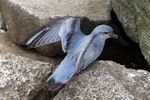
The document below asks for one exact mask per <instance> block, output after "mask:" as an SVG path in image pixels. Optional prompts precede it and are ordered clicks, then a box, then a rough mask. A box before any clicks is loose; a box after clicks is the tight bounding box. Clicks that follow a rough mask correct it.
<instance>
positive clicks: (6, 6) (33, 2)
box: [0, 0, 111, 56]
mask: <svg viewBox="0 0 150 100" xmlns="http://www.w3.org/2000/svg"><path fill="white" fill-rule="evenodd" d="M0 6H1V11H2V17H3V21H4V22H5V24H6V25H7V26H8V32H11V34H10V36H11V39H12V40H13V41H14V42H15V43H17V44H21V43H22V42H23V41H24V39H25V38H26V37H27V36H28V35H29V34H31V33H33V32H34V31H35V30H37V29H39V28H40V27H41V26H42V25H44V24H46V23H47V22H49V21H51V20H52V19H53V18H55V17H62V16H67V15H70V16H79V17H87V18H89V19H90V20H92V21H110V20H111V17H110V10H111V7H110V0H94V1H93V0H84V1H80V0H75V1H70V0H61V1H60V0H56V1H52V0H48V1H44V2H43V1H41V0H30V1H26V0H0ZM85 29H86V28H85ZM56 47H57V49H58V50H57V49H56ZM58 47H59V48H58ZM41 48H42V49H41ZM41 48H38V51H39V52H41V53H44V54H46V55H50V56H54V55H57V54H61V53H62V52H60V51H61V48H60V45H57V44H56V45H47V46H44V47H41ZM43 50H49V51H43ZM45 52H46V53H45Z"/></svg>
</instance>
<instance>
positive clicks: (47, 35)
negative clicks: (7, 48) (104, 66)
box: [24, 17, 117, 91]
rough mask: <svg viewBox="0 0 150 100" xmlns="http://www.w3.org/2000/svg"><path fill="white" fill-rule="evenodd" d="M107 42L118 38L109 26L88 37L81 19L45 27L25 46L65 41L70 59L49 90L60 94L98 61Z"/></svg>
mask: <svg viewBox="0 0 150 100" xmlns="http://www.w3.org/2000/svg"><path fill="white" fill-rule="evenodd" d="M107 38H117V35H116V34H114V33H113V29H112V28H111V27H110V26H108V25H99V26H97V27H96V28H95V29H94V30H93V31H92V32H91V34H90V35H85V34H83V33H82V32H81V30H80V19H79V18H76V17H63V18H60V19H57V20H54V21H53V22H51V23H49V24H48V25H45V26H43V27H42V28H41V29H39V30H38V31H37V32H35V33H33V34H32V35H31V36H30V37H28V38H27V39H26V40H25V41H24V44H25V45H28V46H29V47H31V48H35V47H38V46H41V45H45V44H49V43H54V42H58V41H61V45H62V50H63V51H64V52H66V53H67V55H66V57H65V58H64V59H63V61H62V62H61V63H60V64H59V65H58V67H57V69H56V70H55V72H54V73H53V74H52V75H51V76H50V77H49V78H48V79H47V82H48V86H49V90H50V91H56V90H58V89H60V88H61V87H62V86H63V85H64V84H65V83H66V82H67V81H68V80H69V79H70V78H71V77H72V76H73V75H74V74H75V73H78V72H80V71H81V70H83V69H85V68H86V67H87V66H88V65H89V64H90V63H91V62H93V61H94V60H96V59H97V57H98V56H99V55H100V54H101V52H102V50H103V48H104V44H105V40H106V39H107Z"/></svg>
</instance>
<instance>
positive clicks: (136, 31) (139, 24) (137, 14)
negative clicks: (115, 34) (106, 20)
mask: <svg viewBox="0 0 150 100" xmlns="http://www.w3.org/2000/svg"><path fill="white" fill-rule="evenodd" d="M111 3H112V7H113V9H114V11H115V13H116V14H117V17H118V18H119V20H120V22H121V23H122V25H123V27H124V30H125V32H126V33H127V35H128V36H129V37H130V38H131V39H132V40H134V41H135V42H137V43H139V44H140V48H141V50H142V53H143V55H144V57H145V58H146V60H147V61H148V62H149V64H150V30H149V29H150V18H149V16H150V6H149V5H150V2H149V0H144V1H141V0H136V1H130V0H119V1H118V0H111ZM125 8H126V9H125Z"/></svg>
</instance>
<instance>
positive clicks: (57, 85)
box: [47, 77, 64, 92]
mask: <svg viewBox="0 0 150 100" xmlns="http://www.w3.org/2000/svg"><path fill="white" fill-rule="evenodd" d="M47 83H48V89H49V91H52V92H54V91H57V90H59V89H61V88H62V87H63V86H64V84H63V83H61V82H56V81H55V79H54V78H53V77H52V78H50V79H48V80H47Z"/></svg>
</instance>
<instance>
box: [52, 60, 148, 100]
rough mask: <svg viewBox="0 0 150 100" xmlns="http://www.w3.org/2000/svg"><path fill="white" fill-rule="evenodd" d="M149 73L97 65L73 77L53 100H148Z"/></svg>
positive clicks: (101, 63) (113, 64)
mask: <svg viewBox="0 0 150 100" xmlns="http://www.w3.org/2000/svg"><path fill="white" fill-rule="evenodd" d="M149 83H150V73H149V72H147V71H144V70H134V69H127V68H125V67H124V66H123V65H119V64H116V63H114V62H112V61H99V62H95V63H93V64H91V65H90V66H89V67H88V68H87V70H84V71H82V72H81V73H79V74H78V75H76V76H74V77H73V78H72V79H71V80H70V81H69V82H68V83H67V84H66V85H65V87H64V88H63V89H62V90H60V92H59V93H58V94H57V95H56V96H55V98H54V100H66V99H67V100H149V99H150V84H149Z"/></svg>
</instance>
